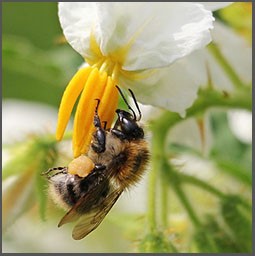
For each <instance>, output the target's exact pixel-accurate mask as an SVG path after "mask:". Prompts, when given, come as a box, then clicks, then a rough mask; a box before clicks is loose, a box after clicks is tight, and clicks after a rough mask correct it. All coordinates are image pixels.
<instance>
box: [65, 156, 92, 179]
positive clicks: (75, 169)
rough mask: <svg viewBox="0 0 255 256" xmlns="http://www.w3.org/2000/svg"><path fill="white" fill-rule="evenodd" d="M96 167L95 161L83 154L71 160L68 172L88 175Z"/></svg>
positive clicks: (82, 175)
mask: <svg viewBox="0 0 255 256" xmlns="http://www.w3.org/2000/svg"><path fill="white" fill-rule="evenodd" d="M94 168H95V164H94V162H93V161H92V160H91V159H90V158H89V157H87V156H85V155H81V156H79V157H77V158H75V159H74V160H72V161H71V162H70V164H69V165H68V173H70V174H72V175H78V176H79V177H82V178H84V177H86V176H88V175H89V174H90V172H91V171H92V170H93V169H94Z"/></svg>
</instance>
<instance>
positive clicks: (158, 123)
mask: <svg viewBox="0 0 255 256" xmlns="http://www.w3.org/2000/svg"><path fill="white" fill-rule="evenodd" d="M251 94H252V93H251V87H243V88H242V90H239V91H237V92H236V93H233V95H228V96H226V95H224V94H223V93H221V92H218V91H216V90H211V89H209V88H207V89H202V90H200V91H199V94H198V98H197V100H196V101H195V102H194V104H193V105H192V107H190V108H189V109H188V110H187V112H186V118H188V117H194V116H197V115H200V114H202V113H204V112H205V111H206V110H207V109H209V108H211V107H226V108H242V109H247V110H249V111H251V109H252V97H251ZM182 120H183V118H181V117H180V115H179V114H177V113H172V112H169V111H165V112H164V113H163V114H162V115H161V116H160V117H159V118H158V119H156V120H152V121H151V122H150V124H149V126H150V128H151V129H153V130H155V131H160V132H163V133H166V132H167V131H168V130H169V129H170V128H171V127H172V126H174V125H175V124H176V123H178V122H180V121H182Z"/></svg>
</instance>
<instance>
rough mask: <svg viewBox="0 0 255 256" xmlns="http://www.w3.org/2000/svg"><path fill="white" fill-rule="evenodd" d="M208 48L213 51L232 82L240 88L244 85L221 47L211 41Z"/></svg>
mask: <svg viewBox="0 0 255 256" xmlns="http://www.w3.org/2000/svg"><path fill="white" fill-rule="evenodd" d="M207 48H208V49H209V51H210V52H211V53H212V55H213V56H214V58H215V59H216V61H217V62H218V63H219V65H220V66H221V67H222V69H223V70H224V71H225V73H226V74H227V76H228V77H229V79H230V80H231V82H232V83H233V84H234V86H235V87H236V88H240V87H242V86H244V85H243V83H242V81H241V79H240V78H239V76H238V75H237V74H236V72H235V70H234V69H233V68H232V66H231V65H230V64H229V62H228V61H227V60H226V58H225V57H224V55H223V54H222V53H221V51H220V49H219V47H218V46H217V44H215V43H210V44H209V45H208V46H207Z"/></svg>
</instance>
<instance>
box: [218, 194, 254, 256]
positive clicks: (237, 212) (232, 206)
mask: <svg viewBox="0 0 255 256" xmlns="http://www.w3.org/2000/svg"><path fill="white" fill-rule="evenodd" d="M221 204H222V205H221V212H222V216H223V218H224V220H225V222H226V224H227V225H228V227H229V229H230V230H231V231H232V233H233V235H234V237H235V241H236V243H237V244H238V246H239V247H240V248H241V252H246V253H247V252H251V250H252V223H251V211H250V214H249V215H250V218H249V217H247V216H246V215H245V214H244V213H243V212H242V211H241V208H240V199H239V198H238V197H236V196H228V197H226V198H225V200H223V201H222V202H221Z"/></svg>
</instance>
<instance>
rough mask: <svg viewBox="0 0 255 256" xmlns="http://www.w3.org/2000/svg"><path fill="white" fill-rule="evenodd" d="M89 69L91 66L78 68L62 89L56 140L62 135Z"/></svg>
mask: <svg viewBox="0 0 255 256" xmlns="http://www.w3.org/2000/svg"><path fill="white" fill-rule="evenodd" d="M91 70H92V68H91V67H86V68H82V69H80V70H78V71H77V73H76V74H75V75H74V77H73V78H72V80H71V81H70V83H69V84H68V85H67V87H66V89H65V91H64V94H63V97H62V100H61V103H60V107H59V113H58V123H57V131H56V139H57V140H61V139H62V137H63V134H64V131H65V129H66V126H67V123H68V120H69V118H70V115H71V112H72V109H73V106H74V104H75V101H76V100H77V98H78V96H79V95H80V93H81V91H82V89H83V87H84V85H85V82H86V80H87V78H88V76H89V74H90V72H91Z"/></svg>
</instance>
